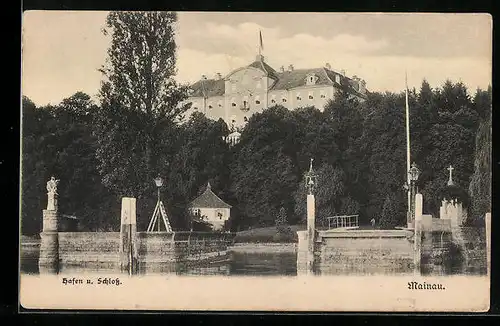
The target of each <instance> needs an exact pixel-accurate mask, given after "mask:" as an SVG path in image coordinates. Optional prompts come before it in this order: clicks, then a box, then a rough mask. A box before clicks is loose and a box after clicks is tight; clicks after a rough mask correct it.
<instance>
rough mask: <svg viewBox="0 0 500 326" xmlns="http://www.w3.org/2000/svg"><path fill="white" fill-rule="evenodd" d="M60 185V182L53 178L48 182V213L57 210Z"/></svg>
mask: <svg viewBox="0 0 500 326" xmlns="http://www.w3.org/2000/svg"><path fill="white" fill-rule="evenodd" d="M58 183H59V180H56V178H54V177H51V178H50V180H49V181H48V182H47V195H48V201H47V210H48V211H55V210H57V195H58V194H57V184H58Z"/></svg>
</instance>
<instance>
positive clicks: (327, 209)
mask: <svg viewBox="0 0 500 326" xmlns="http://www.w3.org/2000/svg"><path fill="white" fill-rule="evenodd" d="M315 171H316V173H317V175H318V177H317V186H316V191H315V204H316V218H317V219H318V221H319V222H320V223H323V224H324V223H325V221H326V218H327V217H329V216H332V215H336V214H342V199H344V198H345V183H346V180H345V174H344V173H343V171H342V169H341V168H340V167H333V166H331V165H330V164H327V163H325V164H323V165H321V166H320V167H319V168H317V169H315ZM306 196H307V189H306V187H305V183H304V182H303V181H302V182H301V183H300V184H299V185H298V187H297V190H296V191H295V193H294V199H295V214H296V215H297V217H299V218H300V220H301V221H302V222H305V221H306V218H307V216H306V214H307V212H306V209H307V208H306V198H307V197H306Z"/></svg>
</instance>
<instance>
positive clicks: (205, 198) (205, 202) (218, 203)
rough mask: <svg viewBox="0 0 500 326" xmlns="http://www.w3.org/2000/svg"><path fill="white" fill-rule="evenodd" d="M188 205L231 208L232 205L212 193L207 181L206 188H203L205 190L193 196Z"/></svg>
mask: <svg viewBox="0 0 500 326" xmlns="http://www.w3.org/2000/svg"><path fill="white" fill-rule="evenodd" d="M189 207H203V208H231V207H232V206H231V205H229V204H227V203H226V202H224V201H223V200H222V199H220V198H219V197H218V196H217V195H216V194H214V192H213V191H212V187H211V186H210V182H209V183H208V184H207V188H206V189H205V191H204V192H203V193H202V194H201V195H200V196H198V197H197V198H195V199H194V200H193V201H192V202H191V203H190V204H189Z"/></svg>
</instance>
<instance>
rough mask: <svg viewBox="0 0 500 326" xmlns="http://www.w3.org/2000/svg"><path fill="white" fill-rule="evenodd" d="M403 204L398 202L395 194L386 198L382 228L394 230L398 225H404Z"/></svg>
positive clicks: (382, 214) (383, 207)
mask: <svg viewBox="0 0 500 326" xmlns="http://www.w3.org/2000/svg"><path fill="white" fill-rule="evenodd" d="M401 204H402V202H401V201H398V200H396V196H395V195H394V194H388V195H387V196H386V197H385V200H384V205H383V206H382V213H381V216H380V221H379V225H380V227H381V228H383V229H392V228H394V227H396V226H398V225H402V220H403V216H404V214H401V209H400V207H401V206H402V205H401Z"/></svg>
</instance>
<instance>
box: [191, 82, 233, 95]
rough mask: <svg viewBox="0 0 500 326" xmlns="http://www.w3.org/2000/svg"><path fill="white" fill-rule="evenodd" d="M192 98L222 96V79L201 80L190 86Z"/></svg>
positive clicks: (223, 88)
mask: <svg viewBox="0 0 500 326" xmlns="http://www.w3.org/2000/svg"><path fill="white" fill-rule="evenodd" d="M191 89H192V90H193V92H192V93H191V94H190V95H189V96H192V97H213V96H224V92H225V86H224V79H219V80H216V79H202V80H199V81H197V82H196V83H194V84H193V85H191Z"/></svg>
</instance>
